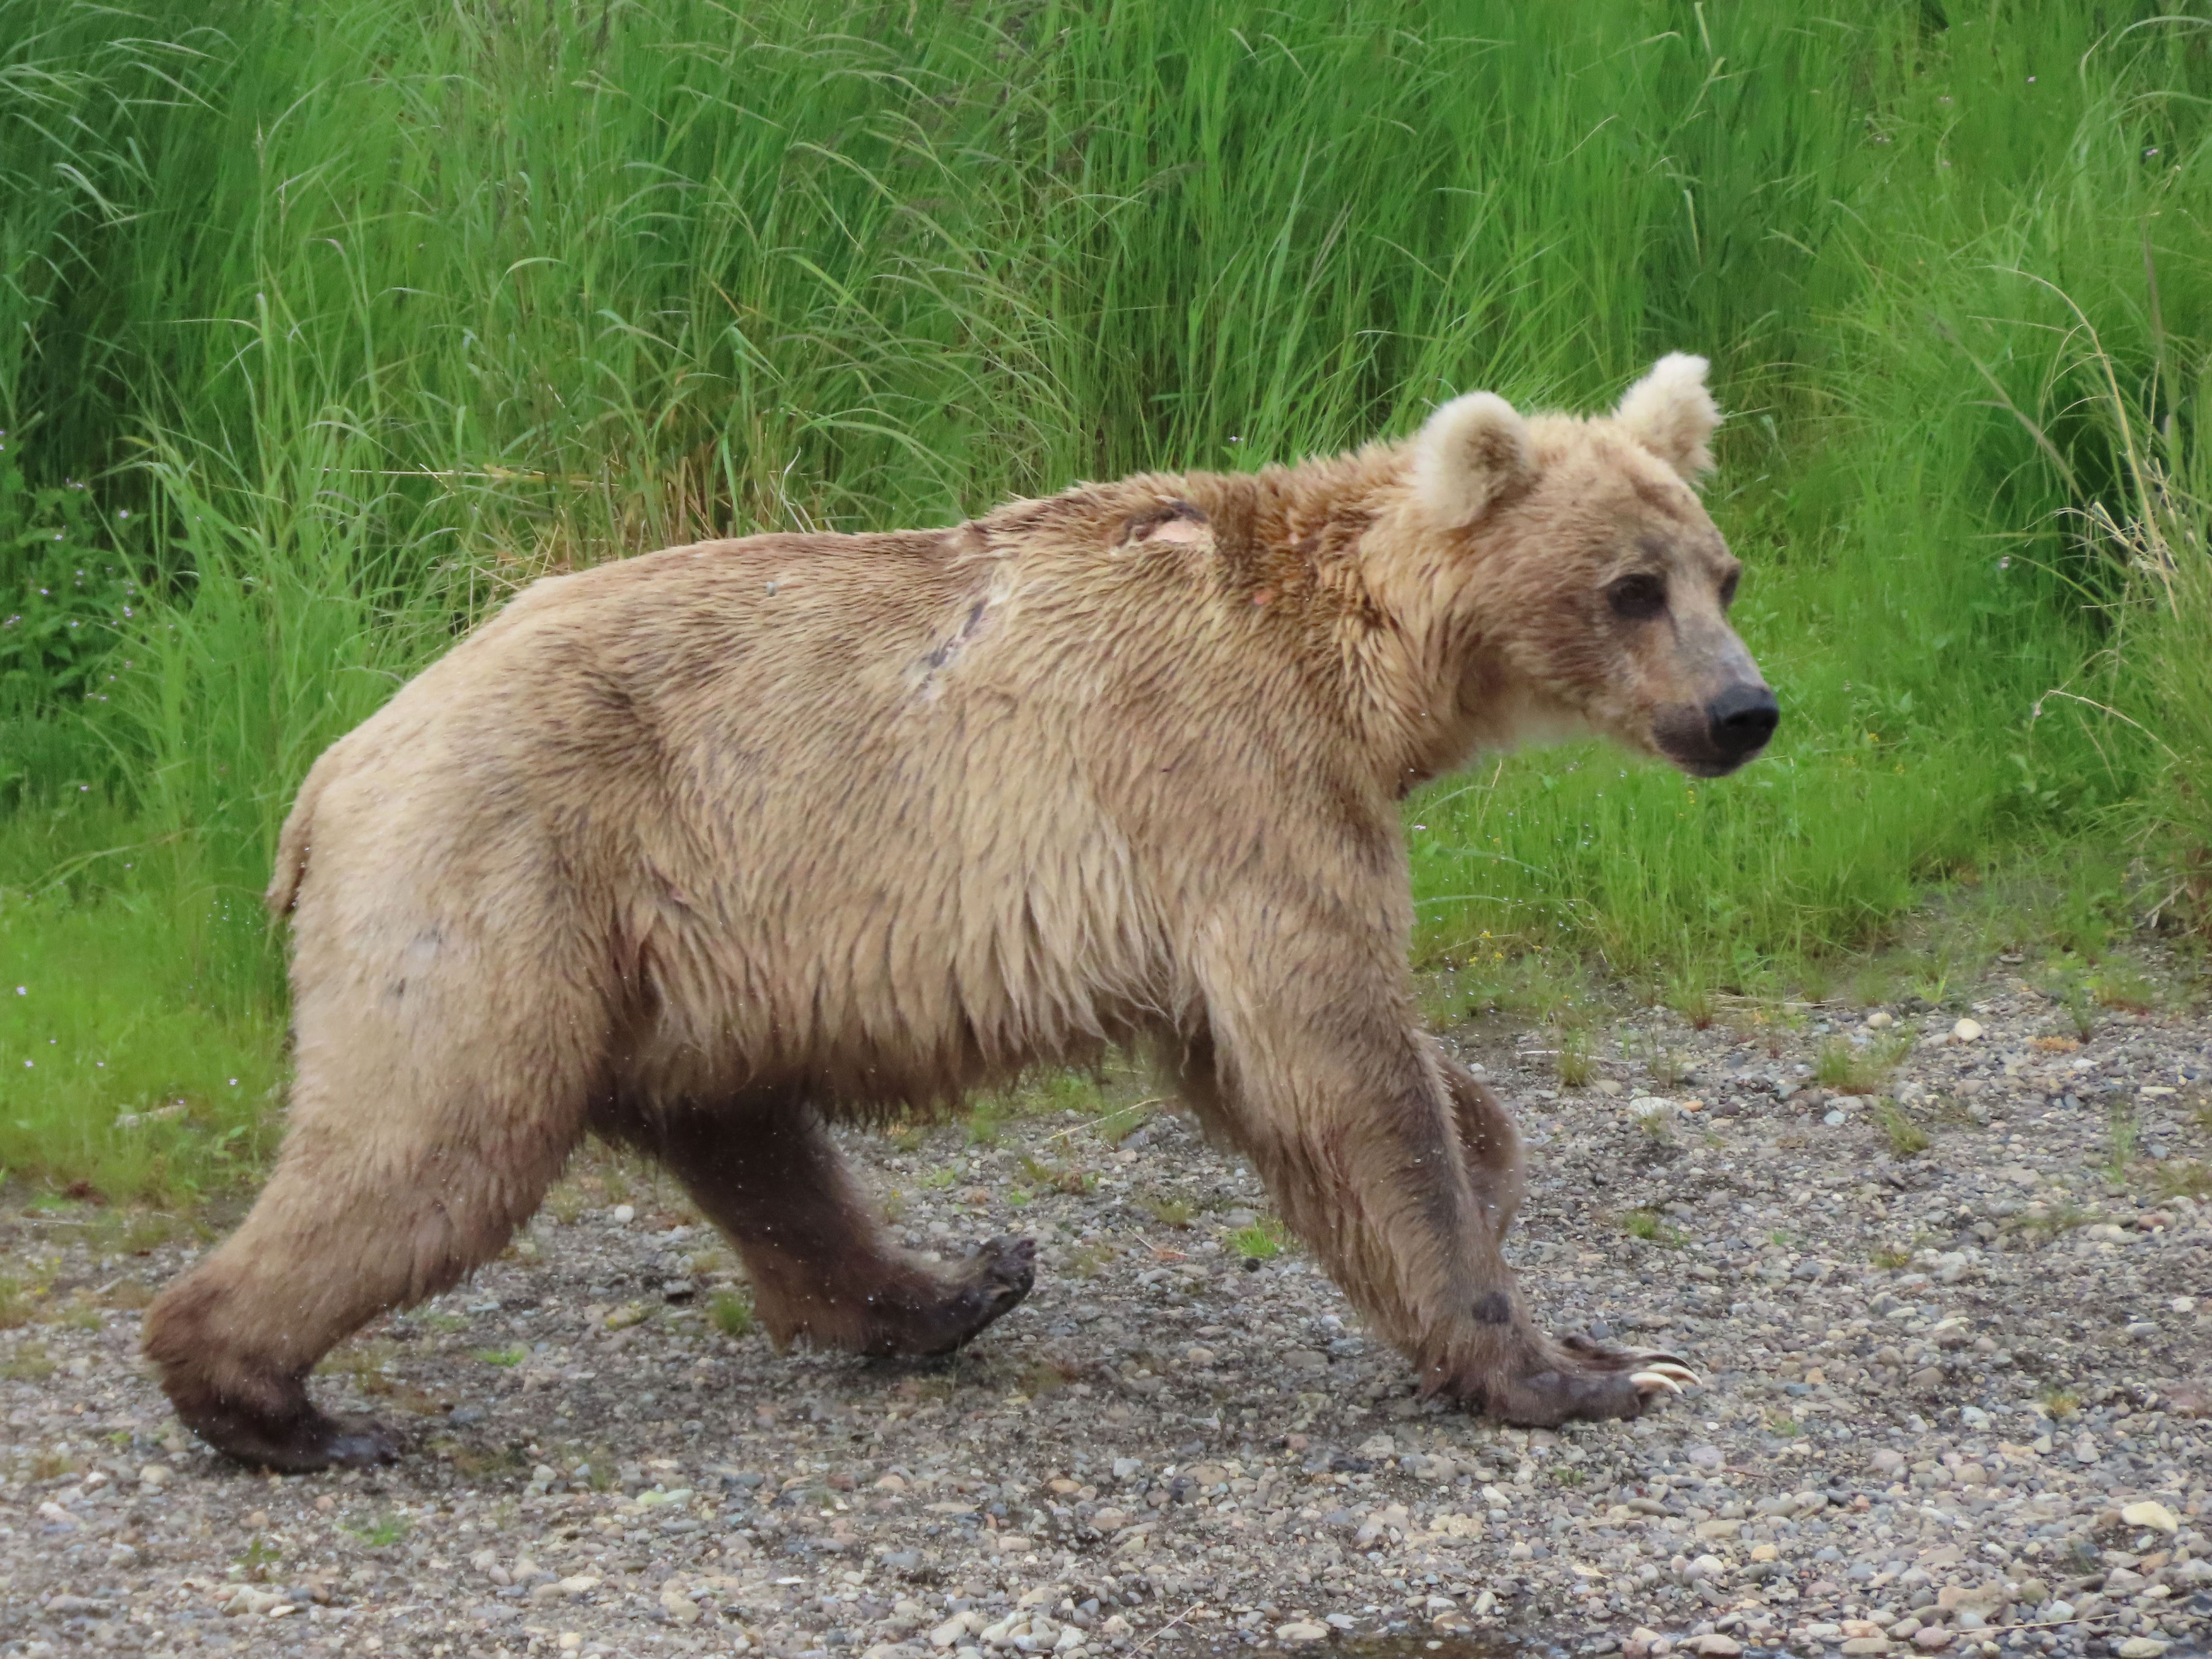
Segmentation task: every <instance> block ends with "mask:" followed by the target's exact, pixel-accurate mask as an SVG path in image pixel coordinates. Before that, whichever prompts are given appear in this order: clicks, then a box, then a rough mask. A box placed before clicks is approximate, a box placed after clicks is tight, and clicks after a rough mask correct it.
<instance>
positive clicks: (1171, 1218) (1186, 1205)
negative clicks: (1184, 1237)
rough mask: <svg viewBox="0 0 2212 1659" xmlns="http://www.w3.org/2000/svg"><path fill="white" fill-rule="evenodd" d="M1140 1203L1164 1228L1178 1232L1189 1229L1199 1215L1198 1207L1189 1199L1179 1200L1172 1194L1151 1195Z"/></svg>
mask: <svg viewBox="0 0 2212 1659" xmlns="http://www.w3.org/2000/svg"><path fill="white" fill-rule="evenodd" d="M1139 1202H1140V1203H1141V1204H1142V1205H1143V1206H1144V1209H1145V1213H1146V1214H1147V1215H1149V1216H1150V1217H1152V1219H1153V1220H1155V1221H1157V1222H1158V1223H1159V1224H1160V1225H1162V1226H1163V1227H1174V1228H1176V1229H1178V1230H1180V1229H1182V1228H1185V1227H1188V1226H1189V1225H1190V1224H1191V1222H1192V1220H1193V1219H1194V1218H1195V1217H1196V1216H1197V1214H1198V1211H1197V1208H1196V1206H1194V1205H1193V1204H1192V1203H1191V1201H1190V1200H1188V1199H1186V1198H1177V1197H1176V1196H1175V1195H1173V1194H1168V1193H1152V1194H1147V1195H1146V1197H1144V1198H1143V1199H1141V1200H1139Z"/></svg>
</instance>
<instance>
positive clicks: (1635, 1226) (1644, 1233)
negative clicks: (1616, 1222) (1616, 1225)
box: [1620, 1210, 1683, 1250]
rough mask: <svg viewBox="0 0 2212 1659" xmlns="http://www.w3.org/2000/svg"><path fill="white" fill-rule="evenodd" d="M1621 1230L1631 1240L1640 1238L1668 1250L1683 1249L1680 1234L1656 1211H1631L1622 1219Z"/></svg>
mask: <svg viewBox="0 0 2212 1659" xmlns="http://www.w3.org/2000/svg"><path fill="white" fill-rule="evenodd" d="M1620 1225H1621V1230H1622V1231H1624V1232H1626V1234H1627V1235H1628V1236H1629V1237H1631V1238H1640V1239H1642V1240H1644V1242H1645V1243H1648V1244H1657V1245H1661V1246H1663V1247H1664V1248H1665V1249H1670V1250H1679V1249H1681V1248H1682V1244H1683V1237H1682V1235H1681V1233H1680V1232H1679V1231H1676V1230H1675V1229H1674V1228H1673V1227H1670V1226H1668V1225H1667V1218H1665V1217H1664V1216H1662V1215H1661V1214H1660V1213H1659V1212H1658V1211H1656V1210H1631V1211H1630V1212H1628V1213H1627V1214H1626V1215H1624V1216H1623V1217H1621V1218H1620Z"/></svg>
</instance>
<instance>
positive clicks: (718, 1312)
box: [707, 1291, 753, 1340]
mask: <svg viewBox="0 0 2212 1659" xmlns="http://www.w3.org/2000/svg"><path fill="white" fill-rule="evenodd" d="M707 1319H708V1322H709V1323H710V1324H712V1325H713V1326H714V1328H715V1329H716V1330H718V1331H720V1333H721V1334H723V1335H724V1336H726V1337H730V1338H732V1340H734V1339H736V1338H739V1337H744V1336H750V1335H751V1334H752V1329H753V1304H752V1300H751V1298H750V1297H743V1296H739V1295H738V1294H737V1293H736V1292H735V1291H721V1292H720V1293H719V1294H718V1295H717V1296H716V1297H714V1300H713V1301H711V1302H709V1303H708V1304H707Z"/></svg>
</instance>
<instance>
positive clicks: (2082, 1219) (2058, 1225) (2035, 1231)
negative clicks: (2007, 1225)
mask: <svg viewBox="0 0 2212 1659" xmlns="http://www.w3.org/2000/svg"><path fill="white" fill-rule="evenodd" d="M2096 1218H2097V1216H2096V1212H2094V1211H2093V1210H2085V1209H2083V1208H2081V1206H2079V1205H2078V1204H2075V1202H2074V1201H2073V1200H2071V1199H2069V1200H2066V1201H2065V1202H2063V1203H2062V1204H2060V1205H2058V1206H2057V1207H2056V1208H2055V1209H2049V1210H2045V1211H2043V1212H2040V1213H2030V1214H2027V1215H2025V1216H2022V1217H2021V1221H2020V1230H2021V1232H2022V1233H2024V1234H2026V1235H2027V1237H2030V1238H2034V1239H2051V1238H2056V1237H2058V1236H2059V1235H2060V1234H2061V1233H2069V1232H2071V1231H2074V1229H2075V1228H2076V1227H2086V1226H2087V1225H2089V1224H2090V1223H2091V1222H2093V1221H2094V1220H2095V1219H2096Z"/></svg>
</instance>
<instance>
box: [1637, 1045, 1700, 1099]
mask: <svg viewBox="0 0 2212 1659" xmlns="http://www.w3.org/2000/svg"><path fill="white" fill-rule="evenodd" d="M1644 1069H1645V1070H1646V1071H1648V1072H1650V1073H1651V1080H1652V1081H1653V1082H1654V1083H1656V1084H1657V1085H1659V1086H1660V1087H1661V1088H1662V1089H1672V1088H1674V1087H1677V1086H1678V1085H1680V1083H1681V1081H1682V1079H1684V1078H1686V1077H1687V1076H1689V1074H1690V1063H1689V1061H1688V1060H1685V1059H1684V1058H1683V1057H1682V1056H1681V1055H1680V1054H1678V1053H1676V1052H1675V1051H1674V1049H1673V1048H1669V1047H1668V1046H1667V1045H1666V1044H1664V1043H1652V1044H1650V1045H1649V1046H1648V1047H1647V1048H1646V1049H1645V1052H1644Z"/></svg>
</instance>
